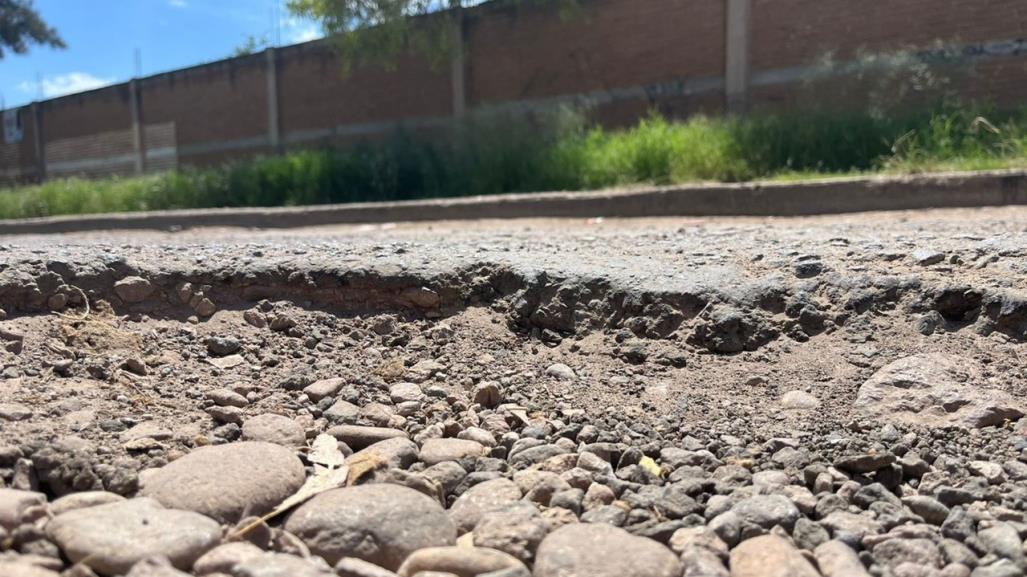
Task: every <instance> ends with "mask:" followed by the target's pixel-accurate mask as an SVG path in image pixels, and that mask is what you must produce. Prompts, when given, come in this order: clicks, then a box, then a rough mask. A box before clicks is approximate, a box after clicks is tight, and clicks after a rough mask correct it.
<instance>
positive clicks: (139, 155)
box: [128, 78, 146, 174]
mask: <svg viewBox="0 0 1027 577" xmlns="http://www.w3.org/2000/svg"><path fill="white" fill-rule="evenodd" d="M128 99H129V109H130V110H131V112H132V152H133V156H134V157H135V173H136V174H143V173H144V172H146V142H145V139H144V138H143V119H142V115H143V114H142V110H141V108H142V96H140V94H139V81H138V80H137V79H135V78H133V79H132V80H130V81H129V83H128Z"/></svg>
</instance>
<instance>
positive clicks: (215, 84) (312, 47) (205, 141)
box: [0, 0, 1027, 171]
mask: <svg viewBox="0 0 1027 577" xmlns="http://www.w3.org/2000/svg"><path fill="white" fill-rule="evenodd" d="M726 2H727V0H582V1H581V2H580V9H579V10H578V11H576V13H572V14H571V15H570V17H569V18H562V17H560V16H559V15H557V14H556V12H555V11H554V10H553V9H552V8H551V7H540V6H539V5H538V4H535V3H532V2H528V3H525V4H522V5H520V6H515V5H513V4H512V3H511V2H510V1H508V0H497V1H495V2H492V3H488V4H485V5H482V6H479V7H476V8H473V9H470V10H468V11H467V12H466V21H465V41H466V48H465V54H466V61H465V80H466V99H467V105H468V106H469V107H470V108H474V107H487V106H494V105H503V104H507V103H520V104H527V105H528V108H530V107H531V106H532V105H536V104H539V103H546V102H554V101H567V100H569V101H579V100H580V98H581V97H583V96H589V97H592V102H593V104H594V105H595V118H597V119H598V120H599V121H601V122H602V123H604V124H606V125H609V126H623V125H627V124H631V123H634V122H636V121H637V120H638V118H639V117H641V116H643V115H645V114H646V113H647V112H648V111H649V110H651V109H654V108H655V109H658V110H660V111H661V112H663V113H665V114H669V115H675V116H687V115H690V114H695V113H697V112H705V113H717V112H720V111H721V110H722V109H723V105H724V92H723V86H722V81H723V76H724V67H725V46H724V43H725V26H726V23H725V17H726V10H725V6H726ZM751 16H752V18H751V27H750V28H751V33H750V69H751V77H752V79H753V81H754V82H755V83H754V85H753V87H752V89H751V91H750V102H752V103H753V104H754V106H756V107H760V106H766V105H772V106H781V107H793V108H799V107H803V106H805V100H804V99H806V98H812V99H813V100H814V101H816V102H821V103H822V102H829V103H831V104H839V103H842V104H844V103H848V102H851V103H857V102H858V101H859V98H860V95H859V94H855V93H852V90H851V87H852V83H851V81H850V80H849V79H837V78H835V79H831V80H827V81H822V82H820V83H818V88H817V90H814V91H810V90H809V86H808V85H807V83H804V82H787V81H781V79H782V76H781V72H782V71H787V70H796V69H803V68H804V67H809V66H811V65H813V64H815V63H816V62H818V61H819V60H821V59H822V58H823V57H824V56H825V55H827V54H829V53H830V54H832V55H833V56H834V58H835V60H836V61H842V62H844V61H846V60H849V59H852V58H854V57H855V56H856V55H857V54H859V53H861V52H869V53H880V52H885V51H889V50H894V49H899V48H908V47H926V46H930V45H932V44H934V43H935V42H936V41H938V40H941V41H945V42H950V43H954V44H956V45H959V46H970V47H973V46H975V45H980V44H981V43H984V42H987V41H998V40H1016V39H1021V40H1022V39H1027V2H1025V1H1024V0H863V1H857V0H752V15H751ZM1020 46H1021V53H1019V54H1006V55H1005V56H1002V57H995V58H976V59H974V66H973V67H972V70H971V71H969V73H967V74H962V73H960V74H955V75H954V76H953V78H954V83H953V87H954V89H955V90H957V91H959V93H960V94H962V95H963V96H964V97H969V98H978V99H982V100H992V101H996V102H998V103H1000V104H1022V103H1023V102H1024V87H1025V86H1027V41H1023V43H1022V44H1021V45H1020ZM266 75H267V57H266V54H263V53H261V54H255V55H252V56H246V57H242V58H235V59H230V60H225V61H220V62H215V63H212V64H206V65H202V66H197V67H193V68H188V69H183V70H178V71H175V72H170V73H166V74H159V75H156V76H153V77H149V78H145V79H142V80H140V81H139V89H140V95H141V118H142V122H143V123H144V125H146V126H160V127H163V128H161V130H163V131H164V132H162V134H164V135H165V138H164V139H163V140H162V141H161V142H162V143H163V144H161V146H163V147H165V148H168V147H169V144H168V143H171V144H170V147H171V148H175V147H177V151H178V154H177V156H169V157H166V158H165V161H166V162H165V164H163V165H161V166H164V165H167V163H168V162H170V163H171V164H172V165H173V164H174V162H176V159H177V162H180V163H182V164H211V163H218V162H222V161H225V160H231V159H233V158H238V157H239V156H244V155H252V154H264V153H268V152H270V143H269V138H268V133H269V130H268V95H267V76H266ZM277 85H278V101H279V107H278V108H279V124H280V134H281V140H282V144H283V145H285V146H288V147H290V148H298V147H306V146H316V145H318V144H319V143H320V142H321V140H322V139H323V138H329V139H331V138H335V137H340V138H345V139H347V140H352V139H354V138H356V139H365V138H378V137H381V134H382V133H381V131H382V130H387V129H388V127H389V125H390V123H393V122H395V121H403V120H407V121H415V120H417V121H422V120H426V121H428V122H427V123H424V122H420V123H419V122H414V123H413V125H414V127H415V128H416V129H427V128H425V127H426V126H434V125H437V124H438V123H441V122H445V120H446V119H447V118H450V117H451V115H452V113H453V110H452V108H453V94H452V80H451V75H450V70H448V67H446V66H442V67H441V68H433V67H432V66H430V65H429V63H428V62H427V61H426V59H424V58H422V57H418V56H416V55H409V56H407V57H404V58H403V59H401V60H400V61H399V62H398V63H396V65H395V67H394V69H386V68H382V67H380V66H367V67H362V68H358V69H355V70H353V71H352V72H350V73H349V74H344V73H343V69H342V65H341V62H340V61H339V59H338V58H337V56H336V54H335V53H334V52H333V51H332V50H331V49H330V47H329V46H328V45H327V43H324V42H315V43H307V44H301V45H297V46H290V47H285V48H281V49H279V50H277ZM41 107H42V112H43V128H44V130H43V137H44V139H45V141H46V142H48V143H54V142H58V141H67V140H68V139H74V138H84V137H89V136H92V135H103V134H113V133H116V132H118V131H126V130H129V129H131V112H130V110H131V109H130V102H129V87H128V85H127V84H121V85H117V86H113V87H108V88H103V89H100V90H94V91H91V92H87V93H84V94H80V95H72V96H67V97H63V98H58V99H54V100H50V101H47V102H43V103H41ZM23 115H24V122H23V125H24V128H25V130H24V135H25V136H24V140H23V142H22V143H20V144H19V145H17V146H16V147H14V145H6V148H5V149H4V152H3V154H0V169H3V170H5V171H7V170H9V169H11V168H15V166H12V164H17V165H18V166H17V168H22V169H26V170H27V169H32V168H33V167H34V166H35V165H36V163H37V159H36V157H35V144H34V131H33V129H32V121H31V120H32V119H31V111H30V109H29V108H28V107H26V108H24V109H23ZM376 130H378V132H377V133H376V132H375V131H376ZM98 138H99V136H98ZM110 138H114V137H110ZM119 138H120V136H119ZM83 141H84V142H85V141H89V142H90V143H92V145H94V150H93V151H92V153H93V154H95V142H94V141H93V140H90V139H88V138H85V140H83ZM119 154H121V155H122V156H124V154H123V152H120V153H119ZM119 162H121V163H122V164H123V165H124V159H122V160H120V161H119Z"/></svg>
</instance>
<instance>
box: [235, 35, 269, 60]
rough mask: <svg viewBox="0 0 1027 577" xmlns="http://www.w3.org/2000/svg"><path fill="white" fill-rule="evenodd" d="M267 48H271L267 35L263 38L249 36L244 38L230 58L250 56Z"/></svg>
mask: <svg viewBox="0 0 1027 577" xmlns="http://www.w3.org/2000/svg"><path fill="white" fill-rule="evenodd" d="M268 46H271V41H270V40H269V39H268V37H267V34H264V35H263V36H253V35H250V36H247V37H246V40H245V41H244V42H243V43H242V44H240V45H238V46H236V47H235V50H233V51H232V56H233V57H236V58H237V57H239V56H249V55H250V54H254V53H256V52H260V51H261V50H263V49H265V48H267V47H268Z"/></svg>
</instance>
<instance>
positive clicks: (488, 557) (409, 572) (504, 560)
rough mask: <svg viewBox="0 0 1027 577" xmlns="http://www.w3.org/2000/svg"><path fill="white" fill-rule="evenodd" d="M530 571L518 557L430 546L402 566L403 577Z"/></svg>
mask: <svg viewBox="0 0 1027 577" xmlns="http://www.w3.org/2000/svg"><path fill="white" fill-rule="evenodd" d="M513 569H521V570H522V571H524V572H525V573H527V571H528V568H527V567H525V566H524V564H523V563H521V562H520V561H519V560H518V559H517V558H516V557H513V556H511V555H507V554H506V553H503V552H502V551H497V550H495V549H486V548H483V547H427V548H424V549H419V550H417V551H415V552H414V554H413V555H411V556H409V557H407V560H406V561H404V562H403V565H402V566H400V568H399V571H397V573H399V576H400V577H413V576H414V575H417V574H420V573H423V572H431V571H437V572H441V573H452V574H453V575H456V576H457V577H476V576H477V575H481V574H482V573H491V572H493V571H504V570H513Z"/></svg>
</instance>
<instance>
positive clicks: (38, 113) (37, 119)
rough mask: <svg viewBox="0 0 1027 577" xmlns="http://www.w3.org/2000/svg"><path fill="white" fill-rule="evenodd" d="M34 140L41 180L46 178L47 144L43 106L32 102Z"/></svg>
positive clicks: (37, 169) (37, 168) (38, 172)
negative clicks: (44, 135) (44, 132)
mask: <svg viewBox="0 0 1027 577" xmlns="http://www.w3.org/2000/svg"><path fill="white" fill-rule="evenodd" d="M32 141H33V144H34V145H35V149H36V165H37V166H36V172H37V174H38V175H39V182H43V181H44V180H46V146H45V139H44V138H43V106H42V105H41V104H40V103H38V102H33V103H32Z"/></svg>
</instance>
